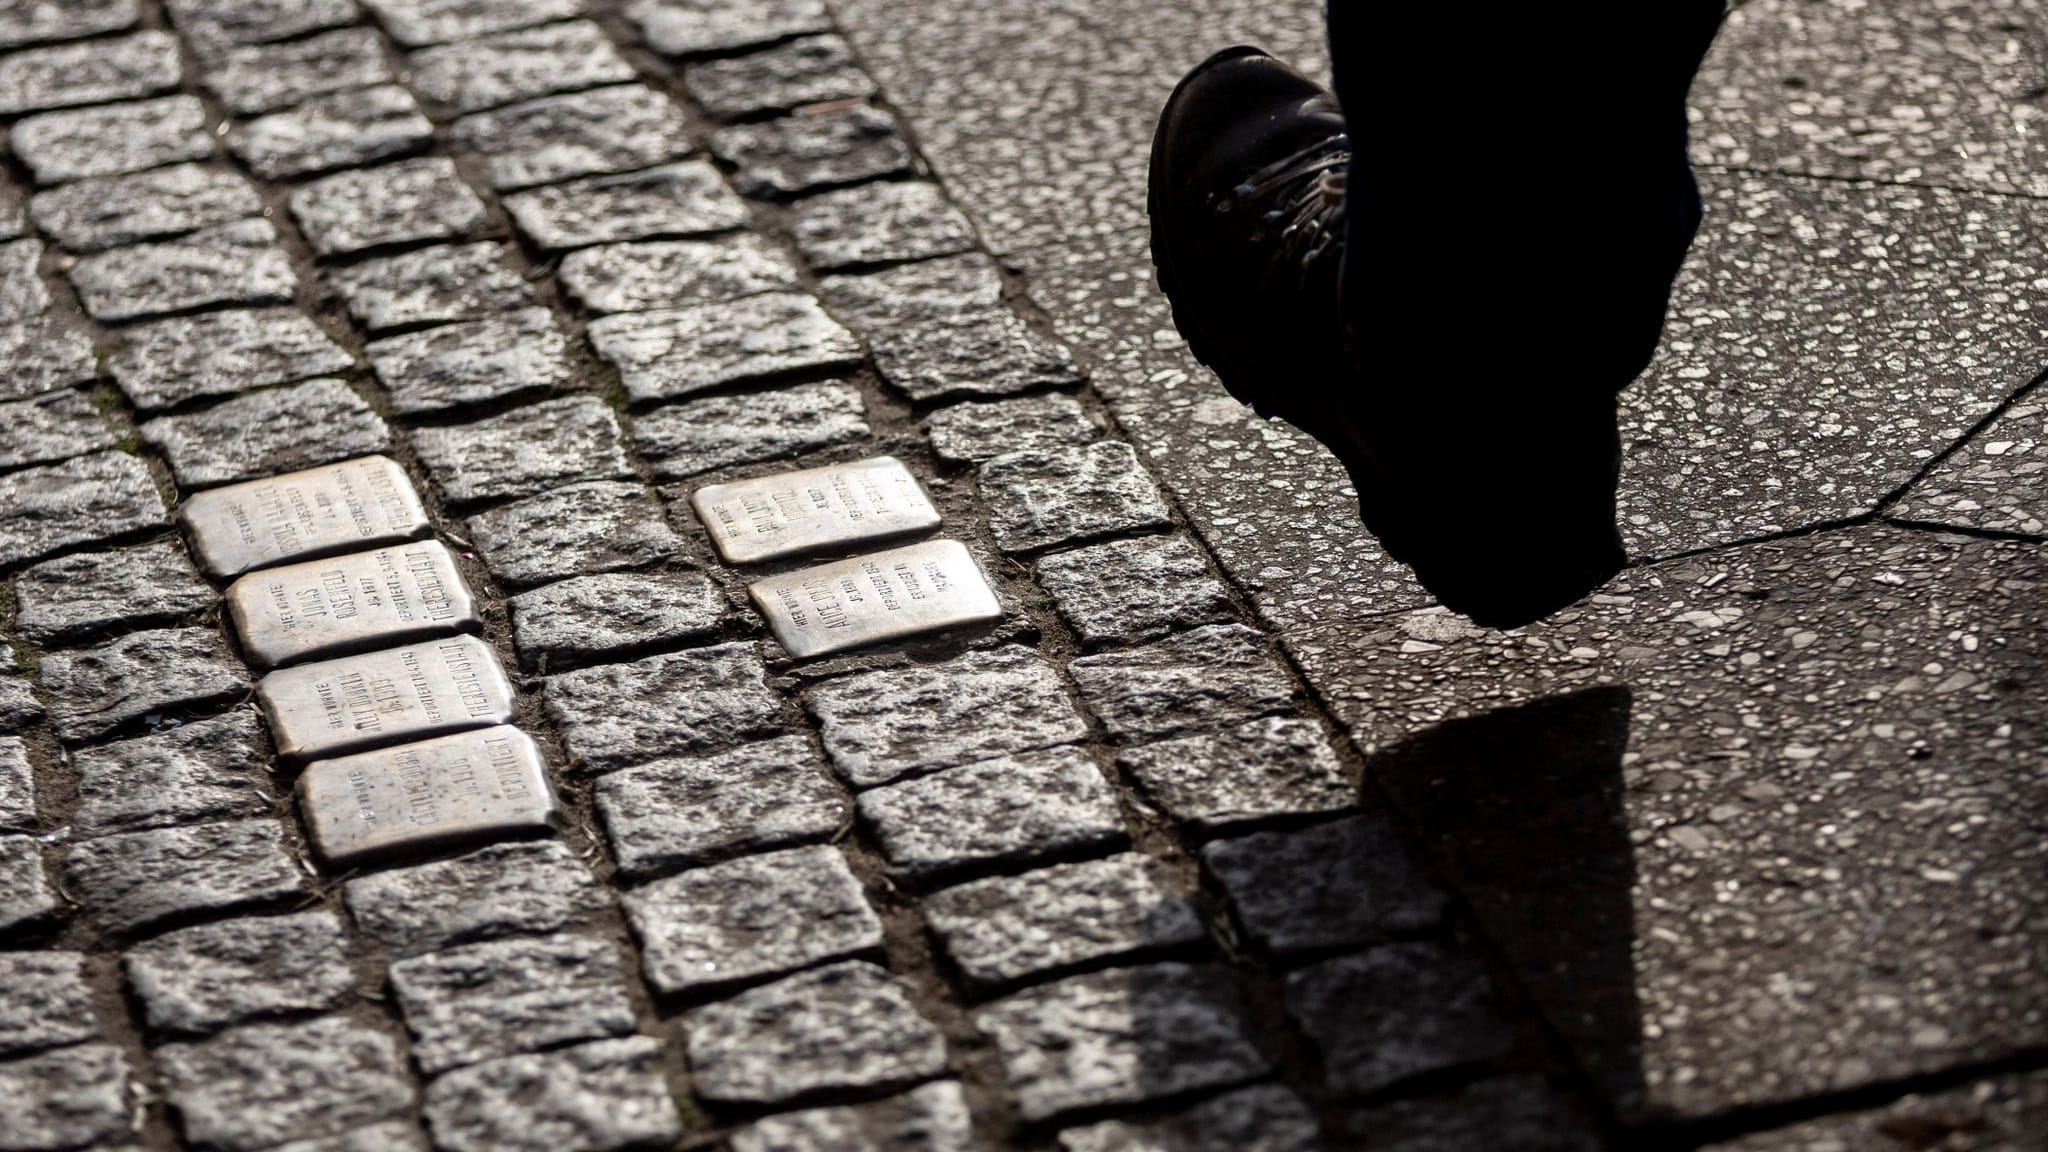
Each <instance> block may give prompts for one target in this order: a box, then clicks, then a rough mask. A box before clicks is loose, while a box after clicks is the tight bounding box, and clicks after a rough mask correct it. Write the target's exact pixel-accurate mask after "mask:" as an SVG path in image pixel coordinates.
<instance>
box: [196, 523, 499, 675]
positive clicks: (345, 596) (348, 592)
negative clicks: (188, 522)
mask: <svg viewBox="0 0 2048 1152" xmlns="http://www.w3.org/2000/svg"><path fill="white" fill-rule="evenodd" d="M227 604H228V615H229V617H230V618H231V619H232V620H233V621H234V624H235V633H236V635H238V636H240V637H241V638H242V650H243V651H244V652H247V653H248V654H249V658H250V659H251V660H252V661H254V662H255V663H256V664H257V665H258V666H260V667H264V668H270V667H275V666H277V665H279V664H290V663H294V662H296V661H300V660H310V659H318V658H321V657H327V656H338V655H341V654H342V653H345V652H351V651H358V650H361V649H363V648H372V647H377V646H380V645H390V644H399V643H404V642H405V641H408V640H418V639H423V638H425V637H428V636H435V635H441V634H446V633H449V632H460V631H468V630H470V629H473V628H476V627H477V626H478V624H479V621H478V619H477V614H476V601H475V600H474V598H472V597H471V595H470V592H469V585H468V584H466V583H464V582H463V579H462V573H461V571H460V570H459V569H457V568H456V566H455V556H454V554H453V553H451V552H449V551H448V548H447V546H446V545H444V544H442V543H441V542H440V541H438V540H418V541H414V542H412V543H408V544H393V545H391V546H390V547H388V548H378V549H375V550H373V551H369V552H356V553H353V554H350V555H347V556H336V557H333V558H332V559H328V560H312V561H308V562H306V563H303V564H287V565H285V566H284V567H281V568H268V569H265V570H263V571H261V572H251V573H250V574H249V575H247V576H244V577H242V578H241V579H240V580H237V581H235V583H234V585H233V586H232V587H230V588H229V589H228V595H227Z"/></svg>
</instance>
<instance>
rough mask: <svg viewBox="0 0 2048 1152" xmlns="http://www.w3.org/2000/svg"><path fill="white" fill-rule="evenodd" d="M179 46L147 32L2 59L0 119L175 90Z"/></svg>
mask: <svg viewBox="0 0 2048 1152" xmlns="http://www.w3.org/2000/svg"><path fill="white" fill-rule="evenodd" d="M181 73H182V69H181V68H180V66H179V63H178V42H177V40H176V39H174V38H173V37H172V36H171V34H170V33H168V32H158V31H155V30H153V29H152V30H150V31H146V32H137V33H134V34H133V35H129V36H122V37H120V38H118V39H111V40H92V41H89V42H86V43H82V44H58V45H54V46H52V47H48V48H30V49H28V50H26V51H23V52H13V53H10V54H8V55H7V56H5V57H0V116H11V115H14V114H16V113H21V112H35V111H39V110H41V109H44V108H67V107H70V106H71V105H73V104H99V103H103V102H105V101H108V100H130V99H134V98H135V97H137V96H154V95H156V94H157V93H159V92H164V91H168V90H170V89H172V88H176V87H177V86H178V77H179V76H180V75H181Z"/></svg>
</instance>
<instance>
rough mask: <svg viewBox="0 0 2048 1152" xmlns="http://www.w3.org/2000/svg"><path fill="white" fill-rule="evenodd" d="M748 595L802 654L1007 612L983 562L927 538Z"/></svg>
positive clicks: (794, 575)
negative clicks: (990, 585)
mask: <svg viewBox="0 0 2048 1152" xmlns="http://www.w3.org/2000/svg"><path fill="white" fill-rule="evenodd" d="M747 594H748V595H749V596H751V597H753V600H754V606H755V607H757V608H759V609H760V610H761V615H763V616H765V617H767V618H768V629H769V631H771V632H773V633H775V639H776V640H777V641H779V642H780V643H781V644H782V646H783V647H784V648H786V649H788V650H789V654H790V655H792V656H796V657H799V658H801V657H809V656H823V655H825V654H827V653H830V652H842V651H845V650H846V649H848V648H859V647H862V646H863V645H867V644H880V643H883V642H885V641H889V640H901V639H903V638H904V637H907V636H916V635H919V634H922V633H925V632H936V631H938V630H940V629H943V628H951V627H954V626H956V625H960V624H977V623H981V622H983V621H986V620H996V619H1000V618H1001V617H1002V615H1003V606H1002V605H1001V604H1000V603H999V602H997V600H996V594H995V592H994V591H993V590H991V589H990V588H989V586H988V580H987V578H985V577H984V576H983V575H982V572H981V566H980V565H978V564H976V563H975V562H974V557H973V555H972V554H970V553H969V552H968V551H967V546H966V545H964V544H962V543H960V542H959V541H958V540H926V541H923V542H921V543H917V544H912V545H909V546H907V547H903V548H892V549H890V550H889V551H886V552H877V553H875V554H873V555H871V556H856V557H854V558H853V559H851V560H841V561H838V562H837V563H833V564H821V565H819V566H818V567H816V568H806V569H804V570H803V571H801V572H790V573H787V574H784V575H781V576H772V577H769V578H768V579H766V580H759V581H756V582H755V583H753V584H752V585H750V586H749V587H748V588H747Z"/></svg>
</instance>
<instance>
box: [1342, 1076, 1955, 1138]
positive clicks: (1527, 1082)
mask: <svg viewBox="0 0 2048 1152" xmlns="http://www.w3.org/2000/svg"><path fill="white" fill-rule="evenodd" d="M1905 1099H1906V1100H1912V1099H1913V1097H1911V1096H1908V1097H1906V1098H1905ZM1930 1102H1931V1101H1930ZM1795 1131H1796V1130H1788V1129H1783V1128H1780V1129H1777V1130H1775V1132H1774V1133H1770V1134H1765V1135H1762V1136H1760V1137H1759V1139H1761V1140H1762V1141H1763V1143H1762V1144H1761V1145H1754V1144H1752V1143H1751V1142H1750V1141H1743V1142H1742V1143H1740V1144H1737V1145H1726V1146H1723V1147H1722V1148H1720V1149H1717V1150H1716V1152H1736V1149H1737V1148H1742V1149H1744V1150H1745V1152H1748V1150H1749V1149H1751V1148H1754V1149H1755V1152H1765V1150H1766V1149H1768V1148H1774V1147H1775V1148H1782V1149H1783V1150H1784V1152H1852V1150H1854V1149H1857V1148H1860V1147H1865V1146H1866V1145H1862V1144H1858V1143H1855V1142H1851V1143H1848V1144H1838V1143H1835V1142H1834V1141H1832V1140H1827V1141H1824V1142H1822V1143H1818V1144H1805V1143H1801V1142H1799V1141H1798V1139H1797V1136H1796V1135H1795V1134H1794V1133H1795ZM1331 1135H1332V1138H1333V1139H1335V1140H1350V1141H1358V1142H1369V1143H1370V1145H1371V1146H1372V1147H1373V1148H1375V1149H1379V1148H1384V1149H1386V1150H1387V1152H1462V1150H1463V1149H1467V1148H1513V1149H1515V1150H1516V1152H1596V1150H1597V1149H1600V1148H1604V1147H1607V1146H1608V1144H1607V1142H1606V1141H1605V1140H1603V1139H1602V1138H1601V1137H1600V1135H1599V1133H1598V1132H1597V1131H1596V1130H1595V1129H1594V1127H1593V1125H1592V1122H1591V1121H1590V1120H1589V1119H1588V1118H1587V1117H1586V1116H1585V1115H1584V1114H1583V1113H1581V1112H1580V1110H1579V1109H1578V1108H1577V1107H1575V1106H1574V1105H1573V1104H1572V1103H1570V1102H1568V1101H1567V1100H1565V1099H1564V1098H1563V1097H1562V1096H1561V1095H1560V1094H1559V1092H1558V1090H1557V1089H1556V1088H1553V1087H1551V1086H1550V1085H1549V1084H1547V1083H1545V1082H1544V1081H1543V1079H1542V1078H1541V1077H1538V1076H1531V1075H1519V1076H1503V1077H1500V1078H1499V1079H1494V1080H1481V1081H1479V1082H1477V1083H1475V1084H1471V1085H1469V1086H1467V1087H1465V1088H1463V1089H1460V1090H1459V1091H1458V1092H1456V1093H1455V1094H1451V1095H1434V1096H1430V1097H1427V1098H1424V1099H1421V1100H1400V1101H1395V1102H1393V1103H1390V1104H1383V1105H1380V1106H1379V1107H1376V1108H1363V1109H1360V1110H1358V1111H1356V1112H1352V1113H1350V1114H1349V1115H1347V1116H1345V1117H1343V1118H1342V1119H1341V1120H1340V1121H1338V1124H1337V1126H1336V1131H1335V1132H1333V1133H1332V1134H1331ZM1773 1136H1778V1137H1781V1138H1782V1137H1786V1136H1790V1137H1792V1139H1793V1142H1792V1143H1788V1144H1782V1145H1780V1144H1776V1143H1775V1142H1774V1141H1773V1139H1772V1137H1773ZM1891 1142H1892V1141H1891V1140H1889V1139H1887V1140H1884V1141H1883V1143H1891ZM1879 1146H1880V1147H1881V1146H1882V1144H1880V1145H1879Z"/></svg>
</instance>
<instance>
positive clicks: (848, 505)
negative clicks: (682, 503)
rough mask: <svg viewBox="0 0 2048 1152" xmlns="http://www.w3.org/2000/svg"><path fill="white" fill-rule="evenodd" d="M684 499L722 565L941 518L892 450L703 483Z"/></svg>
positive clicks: (932, 523)
mask: <svg viewBox="0 0 2048 1152" xmlns="http://www.w3.org/2000/svg"><path fill="white" fill-rule="evenodd" d="M690 505H691V506H692V507H693V508H695V509H696V510H697V518H698V519H699V520H702V521H703V522H704V528H705V530H706V531H708V532H710V533H711V543H712V545H713V546H714V547H716V548H717V549H718V554H719V555H720V556H722V557H724V558H725V561H726V563H728V564H753V563H757V562H759V561H762V560H774V559H776V558H778V557H782V556H795V555H798V554H800V553H804V552H814V551H816V550H818V549H820V548H830V547H833V546H836V545H843V544H852V543H856V542H858V541H862V540H875V539H879V538H881V537H885V536H900V535H902V534H904V533H906V532H921V531H923V530H924V529H927V528H932V527H936V526H937V525H938V523H939V510H938V509H936V508H934V507H932V502H931V499H930V498H929V497H927V496H926V495H925V494H924V489H923V488H921V487H919V486H918V483H917V478H916V477H915V476H912V475H911V474H910V469H908V468H905V467H904V466H903V462H902V461H900V460H898V459H896V458H895V457H894V456H877V457H875V458H873V459H871V460H857V461H855V462H853V463H851V464H834V465H831V466H829V467H825V468H806V469H803V470H802V471H797V472H784V473H781V474H779V475H775V476H761V477H758V478H756V479H753V480H736V481H734V482H732V483H730V484H707V485H705V486H704V487H702V488H699V489H697V491H696V492H694V493H692V494H691V496H690Z"/></svg>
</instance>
